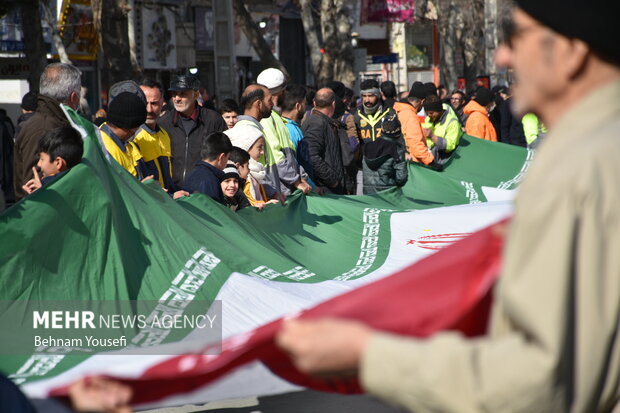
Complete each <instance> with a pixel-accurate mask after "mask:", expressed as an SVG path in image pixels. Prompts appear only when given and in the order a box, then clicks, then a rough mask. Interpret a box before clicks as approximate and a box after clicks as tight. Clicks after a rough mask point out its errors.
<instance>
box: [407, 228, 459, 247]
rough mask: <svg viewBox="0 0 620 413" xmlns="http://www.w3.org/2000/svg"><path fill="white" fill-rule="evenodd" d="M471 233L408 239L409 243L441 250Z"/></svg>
mask: <svg viewBox="0 0 620 413" xmlns="http://www.w3.org/2000/svg"><path fill="white" fill-rule="evenodd" d="M469 235H471V233H470V232H459V233H454V234H435V235H425V236H423V237H420V238H417V239H410V240H409V241H407V245H417V246H418V247H420V248H425V249H427V250H440V249H442V248H445V247H447V246H448V245H450V244H453V243H455V242H456V241H459V240H462V239H463V238H465V237H467V236H469Z"/></svg>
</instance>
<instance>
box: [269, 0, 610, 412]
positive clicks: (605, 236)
mask: <svg viewBox="0 0 620 413" xmlns="http://www.w3.org/2000/svg"><path fill="white" fill-rule="evenodd" d="M516 3H517V5H518V7H516V8H515V9H514V10H513V12H512V15H511V22H510V25H508V26H507V29H508V30H507V31H506V38H505V43H503V44H502V45H500V47H499V48H498V50H497V52H496V62H497V64H498V65H500V66H503V67H511V68H513V69H514V73H515V84H514V97H513V99H514V105H513V108H514V110H515V114H516V116H522V115H523V114H525V113H529V112H533V113H535V114H536V115H537V116H539V117H540V118H541V119H542V120H543V122H544V123H545V124H546V125H547V126H548V127H549V134H548V135H547V137H546V139H545V141H544V142H543V143H542V144H541V146H540V147H539V148H538V152H537V155H536V158H535V159H534V162H533V164H532V166H531V167H530V170H529V171H528V173H527V176H526V177H525V180H524V181H523V183H522V185H521V187H520V189H519V194H518V195H517V198H516V202H515V215H514V218H513V219H512V221H511V223H510V225H509V228H508V239H507V243H506V248H505V251H504V264H503V268H502V274H501V277H500V280H499V283H498V285H497V286H496V287H495V295H494V303H493V308H492V313H491V322H490V326H489V330H488V333H487V335H486V336H484V337H482V338H478V339H475V340H472V339H467V338H464V337H463V336H462V335H460V334H457V333H454V332H441V333H438V334H435V335H434V336H432V337H431V338H428V339H416V338H411V337H406V338H405V337H399V336H396V335H393V334H389V333H384V332H379V331H375V330H372V329H371V328H369V327H367V326H365V325H363V324H361V323H357V322H352V321H345V320H334V319H322V320H312V321H301V320H290V321H288V322H286V323H285V326H284V328H283V330H282V331H281V332H280V334H279V336H278V343H279V344H280V346H281V347H282V348H283V349H284V350H285V351H286V352H287V353H288V354H289V355H290V357H291V358H292V360H293V361H294V362H295V364H296V365H297V367H298V368H300V369H301V370H302V371H305V372H308V373H311V374H317V375H318V374H320V375H322V376H323V377H324V376H325V375H329V374H332V375H338V374H344V372H349V373H350V372H351V371H354V372H357V374H358V376H359V378H360V382H361V384H362V386H363V388H364V389H365V390H366V391H367V392H368V393H370V394H373V395H375V396H377V397H380V398H382V399H384V400H387V401H389V402H391V403H394V404H396V405H399V406H402V407H405V408H407V409H408V410H410V411H414V412H571V413H582V412H583V413H591V412H620V336H619V335H618V326H619V325H620V254H618V251H620V208H618V205H620V191H618V182H620V162H618V159H620V145H619V132H618V131H620V99H619V97H620V48H618V45H617V41H614V40H616V39H617V38H618V36H617V30H616V25H615V19H616V18H617V16H618V15H619V14H620V2H618V1H608V0H592V1H590V2H588V3H587V4H585V3H583V2H582V1H578V0H564V1H562V2H560V1H558V0H517V1H516Z"/></svg>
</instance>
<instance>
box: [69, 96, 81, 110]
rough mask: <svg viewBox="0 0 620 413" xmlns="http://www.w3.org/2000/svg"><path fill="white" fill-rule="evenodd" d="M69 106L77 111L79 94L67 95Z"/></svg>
mask: <svg viewBox="0 0 620 413" xmlns="http://www.w3.org/2000/svg"><path fill="white" fill-rule="evenodd" d="M69 106H71V107H72V108H73V109H75V110H77V109H78V108H79V107H80V94H79V93H75V92H71V94H70V95H69Z"/></svg>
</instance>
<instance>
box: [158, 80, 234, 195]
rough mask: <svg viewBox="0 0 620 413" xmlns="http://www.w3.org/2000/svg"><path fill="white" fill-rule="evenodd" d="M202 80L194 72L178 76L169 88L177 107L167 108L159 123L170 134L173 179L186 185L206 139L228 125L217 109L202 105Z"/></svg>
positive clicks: (180, 185) (173, 102)
mask: <svg viewBox="0 0 620 413" xmlns="http://www.w3.org/2000/svg"><path fill="white" fill-rule="evenodd" d="M198 89H200V81H199V80H198V78H197V77H195V76H191V75H180V76H176V77H175V78H174V79H173V80H172V82H171V83H170V88H169V89H168V90H169V91H170V92H172V104H173V105H174V110H171V111H169V112H166V114H165V115H164V116H162V117H161V118H159V120H158V121H157V124H158V125H159V126H160V127H161V128H163V129H164V130H165V131H166V132H168V135H170V145H171V148H170V149H171V150H172V181H173V183H174V185H176V186H177V187H183V183H184V181H185V178H187V176H189V174H190V172H191V171H192V169H194V165H195V164H196V163H197V162H199V161H200V160H201V159H200V148H202V143H203V140H204V139H206V137H207V136H209V135H210V134H211V133H212V132H221V131H224V130H226V129H228V128H227V127H226V123H225V122H224V119H222V117H221V116H220V114H219V113H217V112H216V111H214V110H211V109H207V108H205V107H201V106H200V105H198V95H199V92H198Z"/></svg>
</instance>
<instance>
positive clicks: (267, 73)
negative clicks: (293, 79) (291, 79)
mask: <svg viewBox="0 0 620 413" xmlns="http://www.w3.org/2000/svg"><path fill="white" fill-rule="evenodd" d="M256 83H258V84H259V85H263V86H265V87H266V88H267V89H269V91H270V92H271V93H279V92H280V91H281V90H282V89H284V88H285V87H286V78H285V77H284V73H282V71H281V70H279V69H276V68H274V67H270V68H269V69H265V70H263V71H262V72H260V74H259V75H258V77H257V78H256Z"/></svg>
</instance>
